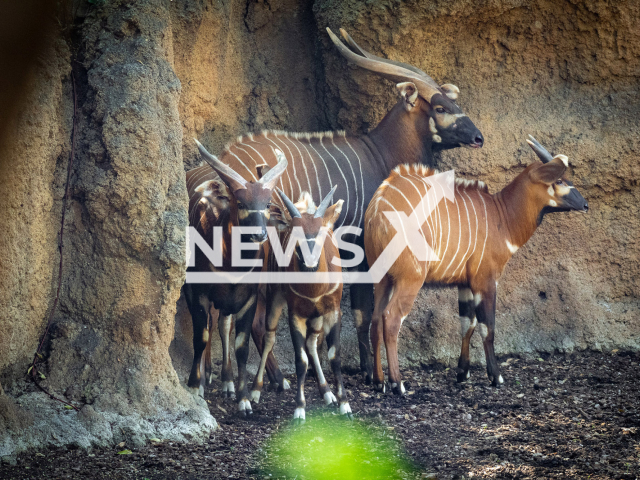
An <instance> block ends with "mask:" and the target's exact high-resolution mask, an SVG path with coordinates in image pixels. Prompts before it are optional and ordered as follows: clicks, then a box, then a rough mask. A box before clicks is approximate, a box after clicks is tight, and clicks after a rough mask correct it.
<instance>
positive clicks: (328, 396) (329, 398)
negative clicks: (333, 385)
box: [324, 391, 338, 405]
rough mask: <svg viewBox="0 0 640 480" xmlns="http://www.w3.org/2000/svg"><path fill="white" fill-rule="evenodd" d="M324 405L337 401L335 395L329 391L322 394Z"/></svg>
mask: <svg viewBox="0 0 640 480" xmlns="http://www.w3.org/2000/svg"><path fill="white" fill-rule="evenodd" d="M324 403H325V405H331V404H332V403H338V400H337V399H336V396H335V395H334V394H333V393H331V391H329V392H327V393H325V394H324Z"/></svg>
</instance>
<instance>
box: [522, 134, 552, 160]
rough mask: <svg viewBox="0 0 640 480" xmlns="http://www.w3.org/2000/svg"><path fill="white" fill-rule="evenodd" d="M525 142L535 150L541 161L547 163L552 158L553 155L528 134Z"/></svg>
mask: <svg viewBox="0 0 640 480" xmlns="http://www.w3.org/2000/svg"><path fill="white" fill-rule="evenodd" d="M527 143H528V144H529V146H530V147H531V148H532V149H533V151H534V152H536V155H538V158H539V159H540V160H542V163H548V162H550V161H551V160H553V155H551V154H550V153H549V152H548V151H547V149H546V148H544V147H543V146H542V145H540V142H538V141H537V140H536V139H535V138H533V137H532V136H531V135H529V140H527Z"/></svg>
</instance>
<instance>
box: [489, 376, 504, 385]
mask: <svg viewBox="0 0 640 480" xmlns="http://www.w3.org/2000/svg"><path fill="white" fill-rule="evenodd" d="M489 380H490V381H491V386H492V387H495V388H500V387H502V382H501V381H500V380H502V375H498V377H497V378H496V377H489Z"/></svg>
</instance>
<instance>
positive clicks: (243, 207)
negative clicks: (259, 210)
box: [238, 202, 247, 210]
mask: <svg viewBox="0 0 640 480" xmlns="http://www.w3.org/2000/svg"><path fill="white" fill-rule="evenodd" d="M238 208H239V209H240V210H246V209H247V207H246V205H245V204H244V203H242V202H238Z"/></svg>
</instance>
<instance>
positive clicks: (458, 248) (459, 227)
mask: <svg viewBox="0 0 640 480" xmlns="http://www.w3.org/2000/svg"><path fill="white" fill-rule="evenodd" d="M453 191H454V195H457V196H458V197H459V196H460V195H459V194H458V193H457V187H456V186H454V187H453ZM458 203H460V202H459V201H458V198H456V210H457V211H458V247H457V248H456V253H454V254H453V257H452V258H451V262H449V265H448V266H447V268H446V269H445V271H444V273H443V274H442V275H443V279H446V278H447V276H446V275H447V272H448V271H449V269H450V268H451V265H452V264H453V261H454V260H455V259H456V257H457V256H458V252H459V251H460V239H461V236H462V227H461V225H460V207H458ZM449 230H451V224H449Z"/></svg>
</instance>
